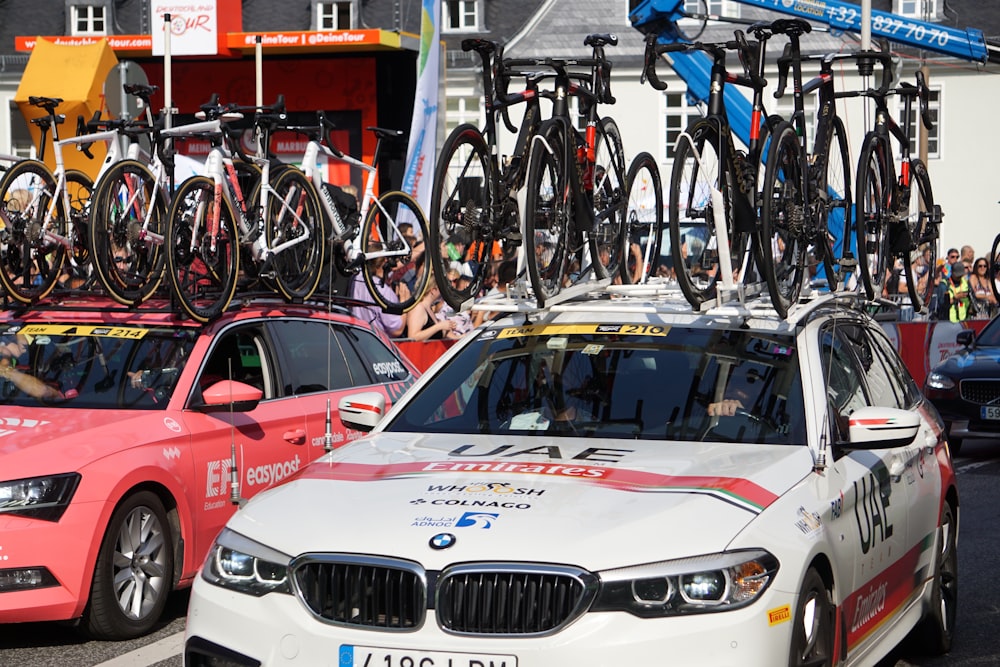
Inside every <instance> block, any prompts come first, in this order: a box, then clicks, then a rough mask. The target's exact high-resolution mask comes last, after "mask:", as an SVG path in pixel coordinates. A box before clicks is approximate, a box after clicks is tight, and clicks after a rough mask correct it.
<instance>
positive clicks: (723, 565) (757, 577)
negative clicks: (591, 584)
mask: <svg viewBox="0 0 1000 667" xmlns="http://www.w3.org/2000/svg"><path fill="white" fill-rule="evenodd" d="M777 571H778V560H777V559H776V558H775V557H774V556H772V555H771V554H769V553H768V552H766V551H764V550H761V549H756V550H750V551H729V552H724V553H719V554H710V555H706V556H697V557H694V558H683V559H680V560H673V561H664V562H662V563H649V564H647V565H636V566H633V567H623V568H618V569H614V570H605V571H603V572H599V573H598V575H599V576H600V578H601V586H600V591H599V592H598V594H597V599H596V600H595V601H594V604H593V605H592V606H591V611H627V612H628V613H630V614H634V615H636V616H639V617H642V618H655V617H659V616H678V615H682V614H700V613H706V612H713V611H728V610H730V609H738V608H740V607H745V606H746V605H748V604H751V603H753V601H754V600H756V599H757V598H758V597H759V596H760V594H761V593H763V592H764V591H765V590H766V589H767V587H768V586H769V585H770V583H771V582H772V581H774V575H775V573H777Z"/></svg>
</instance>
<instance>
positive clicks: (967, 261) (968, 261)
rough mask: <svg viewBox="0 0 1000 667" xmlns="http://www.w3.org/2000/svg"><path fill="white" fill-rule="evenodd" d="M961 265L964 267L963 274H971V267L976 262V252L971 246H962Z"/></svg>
mask: <svg viewBox="0 0 1000 667" xmlns="http://www.w3.org/2000/svg"><path fill="white" fill-rule="evenodd" d="M961 257H962V264H964V265H965V274H966V275H970V274H971V273H972V265H973V264H975V262H976V251H975V250H974V249H973V248H972V246H971V245H964V246H962V255H961Z"/></svg>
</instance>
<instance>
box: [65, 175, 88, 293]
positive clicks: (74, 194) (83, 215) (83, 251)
mask: <svg viewBox="0 0 1000 667" xmlns="http://www.w3.org/2000/svg"><path fill="white" fill-rule="evenodd" d="M93 191H94V180H93V179H92V178H91V177H90V176H88V175H87V174H85V173H83V172H82V171H78V170H76V169H69V170H67V171H66V194H67V196H68V198H69V209H70V210H69V211H68V213H69V219H70V221H71V222H72V223H73V224H72V232H71V234H70V246H71V248H72V257H73V267H74V269H76V271H77V272H78V273H79V274H81V275H80V276H79V277H86V274H87V273H89V272H90V260H91V246H90V235H89V234H88V233H87V229H88V227H89V226H90V205H91V195H92V194H93Z"/></svg>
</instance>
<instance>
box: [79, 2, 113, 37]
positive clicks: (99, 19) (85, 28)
mask: <svg viewBox="0 0 1000 667" xmlns="http://www.w3.org/2000/svg"><path fill="white" fill-rule="evenodd" d="M106 10H107V7H105V6H102V5H71V6H70V34H71V35H106V34H108V30H107V14H106Z"/></svg>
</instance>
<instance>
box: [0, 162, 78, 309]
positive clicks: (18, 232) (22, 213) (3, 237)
mask: <svg viewBox="0 0 1000 667" xmlns="http://www.w3.org/2000/svg"><path fill="white" fill-rule="evenodd" d="M55 189H56V180H55V178H54V177H53V176H52V173H51V172H50V171H49V169H48V167H46V166H45V164H44V163H42V162H39V161H37V160H22V161H21V162H18V163H16V164H14V166H12V167H11V168H10V169H8V170H7V174H6V175H5V176H4V177H3V180H2V181H0V206H2V208H3V218H4V220H3V223H2V224H3V229H2V230H0V264H2V266H0V282H2V283H3V286H4V289H6V290H7V294H9V295H10V296H11V297H13V298H14V299H16V300H17V301H20V302H21V303H33V302H35V301H38V300H39V299H43V298H45V297H46V296H48V294H49V293H50V292H51V291H52V289H53V288H54V287H55V286H56V283H57V282H58V281H59V274H60V273H61V272H62V266H63V262H64V261H65V258H66V246H64V245H63V244H62V243H59V242H58V241H55V240H51V239H49V238H46V237H45V235H44V234H43V233H42V225H43V224H44V222H45V216H46V214H47V211H48V208H49V205H50V203H51V202H52V196H53V194H54V193H55ZM50 230H51V231H52V232H53V233H55V234H58V235H59V236H62V237H63V238H65V237H66V218H65V216H64V215H62V206H61V205H60V204H59V203H58V202H57V203H56V212H55V215H53V216H52V220H51V222H50Z"/></svg>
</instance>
